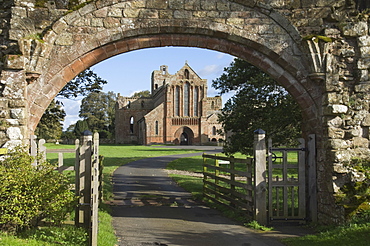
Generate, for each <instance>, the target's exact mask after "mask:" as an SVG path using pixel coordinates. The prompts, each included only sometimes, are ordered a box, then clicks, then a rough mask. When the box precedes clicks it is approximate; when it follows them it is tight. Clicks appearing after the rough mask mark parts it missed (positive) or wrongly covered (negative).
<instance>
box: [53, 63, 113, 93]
mask: <svg viewBox="0 0 370 246" xmlns="http://www.w3.org/2000/svg"><path fill="white" fill-rule="evenodd" d="M106 83H107V81H106V80H104V79H102V78H100V77H99V76H98V75H97V74H96V73H94V72H93V71H92V70H91V69H89V68H88V69H86V70H85V71H83V72H81V73H79V74H78V75H77V76H76V77H75V78H74V79H72V80H71V81H70V82H68V83H67V84H66V85H65V86H64V87H63V89H62V90H61V91H60V92H59V93H58V97H63V98H76V97H78V96H87V95H88V94H90V93H92V92H99V91H101V90H102V89H103V87H102V86H103V85H105V84H106Z"/></svg>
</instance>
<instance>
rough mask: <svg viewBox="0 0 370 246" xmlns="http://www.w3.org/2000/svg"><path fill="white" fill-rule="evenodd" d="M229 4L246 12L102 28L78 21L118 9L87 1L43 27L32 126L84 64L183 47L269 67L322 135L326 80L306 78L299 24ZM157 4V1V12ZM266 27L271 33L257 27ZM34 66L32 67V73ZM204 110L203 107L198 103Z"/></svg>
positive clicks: (31, 95)
mask: <svg viewBox="0 0 370 246" xmlns="http://www.w3.org/2000/svg"><path fill="white" fill-rule="evenodd" d="M226 2H227V4H233V9H234V10H232V9H231V8H229V9H228V10H227V13H228V14H230V13H231V14H233V13H232V11H235V9H238V11H240V13H243V15H241V14H240V13H238V11H235V13H236V14H239V15H237V16H238V17H240V18H230V19H227V18H225V19H218V20H219V22H217V23H216V22H215V21H214V19H212V18H209V17H207V18H204V17H201V16H200V17H198V18H190V19H189V18H186V17H184V16H177V18H173V16H170V17H168V18H166V17H164V18H158V17H156V16H155V15H154V16H149V17H148V16H144V18H143V16H140V17H138V16H133V17H132V18H126V17H123V15H121V16H119V18H114V17H112V16H108V17H107V18H106V19H102V20H101V21H102V23H104V25H101V26H99V27H94V26H92V25H91V26H86V27H84V26H81V25H83V23H91V20H90V18H91V16H94V13H95V11H96V12H97V11H100V10H101V9H103V8H105V7H109V8H112V9H113V10H115V9H114V8H115V3H116V2H114V3H113V2H112V1H107V2H106V3H105V1H102V2H101V3H100V4H98V5H97V4H95V3H90V4H87V5H86V6H85V7H84V8H83V9H80V10H79V11H78V14H75V13H70V14H66V15H65V16H63V17H62V18H61V19H60V20H59V21H55V22H54V24H53V26H52V27H51V28H50V30H51V31H50V32H49V31H48V32H46V34H45V37H44V43H43V44H42V45H43V46H45V47H47V51H44V50H42V52H41V53H43V52H48V53H49V54H50V56H48V58H47V59H44V57H43V54H40V57H42V58H43V59H39V61H37V59H34V61H35V62H34V63H37V62H39V64H36V65H34V67H35V68H36V67H37V68H38V72H39V73H40V76H39V78H38V79H37V80H36V81H35V82H34V83H32V84H30V85H28V87H27V107H28V108H27V113H28V114H29V117H28V119H27V124H28V131H29V132H33V131H34V129H35V128H36V126H37V123H38V121H39V119H40V118H41V115H42V113H43V112H44V111H45V109H46V108H47V106H48V105H49V103H50V102H51V100H52V99H53V98H54V97H55V95H56V94H57V93H58V92H59V91H60V90H61V88H63V86H64V85H65V84H66V83H68V82H69V81H70V80H71V79H72V78H74V77H75V76H76V75H77V74H78V73H80V72H81V71H83V70H85V69H86V68H88V67H91V66H92V65H94V64H97V63H99V62H101V61H103V60H105V59H108V58H110V57H113V56H116V55H118V54H122V53H126V52H130V51H134V50H140V49H145V48H152V47H166V46H181V47H197V48H205V49H210V50H216V51H220V52H224V53H227V54H231V55H233V56H236V57H239V58H241V59H244V60H247V61H248V62H250V63H251V64H253V65H255V66H257V67H258V68H260V69H261V70H263V71H265V72H267V73H268V74H269V75H271V76H272V77H273V78H274V79H275V80H276V81H278V83H279V84H281V85H282V86H284V87H285V88H286V89H287V91H288V92H289V93H290V94H291V95H292V96H293V97H294V99H295V100H296V101H297V103H298V104H299V105H300V108H301V109H302V114H303V118H304V120H303V122H304V124H305V125H304V126H303V130H304V131H305V132H306V134H308V133H318V134H322V132H323V124H321V121H322V111H321V106H322V105H321V102H322V100H321V99H322V98H321V97H322V95H323V93H322V91H321V90H322V85H320V86H318V85H317V84H315V82H314V81H312V80H311V79H310V77H309V76H308V75H309V74H310V71H308V68H309V67H310V66H309V65H310V62H309V61H308V60H307V57H306V56H305V53H304V52H303V48H302V42H301V41H302V39H301V36H300V34H299V33H298V31H297V29H296V28H295V27H294V26H293V24H290V22H289V20H288V19H287V18H285V17H284V16H282V15H280V14H279V12H277V11H275V10H273V8H271V9H270V8H265V7H263V5H253V6H252V5H251V4H250V3H249V2H250V1H245V2H244V1H226ZM266 6H268V5H266ZM192 7H193V8H194V9H193V10H194V11H196V10H197V9H196V7H195V6H192ZM268 7H269V6H268ZM140 8H141V9H142V8H143V7H140ZM144 8H145V7H144ZM155 8H156V7H155V6H154V7H153V9H155ZM141 9H139V10H141ZM117 10H119V11H117V13H118V12H119V13H122V8H121V9H119V8H117ZM134 10H137V9H134ZM191 10H192V9H190V11H191ZM267 10H268V11H267ZM134 12H135V11H132V12H131V13H134ZM158 12H159V11H158ZM170 12H171V13H174V12H177V11H172V10H171V11H170ZM221 12H222V11H221ZM112 13H113V11H112ZM135 13H139V11H137V12H135ZM181 13H182V12H181ZM186 13H188V12H186ZM222 13H223V12H222ZM225 13H226V11H225ZM267 13H268V14H267ZM126 14H127V13H126ZM250 14H254V15H255V16H260V18H256V19H255V21H254V22H253V23H252V22H250V21H249V22H248V18H249V16H251V15H250ZM228 16H230V15H228ZM243 16H248V17H243ZM220 18H221V15H220ZM117 19H118V21H116V20H117ZM107 20H108V21H107ZM220 20H222V21H220ZM115 21H116V22H115ZM266 28H267V29H268V30H267V31H263V32H259V30H266ZM87 33H88V35H87ZM274 34H276V35H274ZM40 46H41V45H40ZM35 50H37V49H35ZM35 58H37V57H35ZM42 62H44V63H42ZM30 64H31V63H30ZM32 68H33V67H30V68H29V69H28V70H29V71H33V70H34V69H32ZM163 73H164V71H163ZM181 93H182V92H181ZM202 93H204V92H203V88H200V95H202ZM178 95H180V94H178ZM181 96H182V95H181ZM175 100H176V97H175ZM181 103H183V102H182V101H181V100H178V103H177V106H176V107H175V108H174V109H175V110H174V115H180V114H181V115H182V112H180V104H181ZM178 108H179V109H178ZM181 110H183V108H182V107H181ZM199 110H200V111H202V110H204V109H203V108H202V106H201V105H200V106H199ZM130 128H131V123H130ZM132 131H133V124H132ZM185 133H186V134H187V135H188V136H187V137H188V139H191V136H189V133H188V132H185ZM179 137H180V136H179ZM318 141H322V138H318ZM319 154H322V156H320V157H318V159H320V158H325V156H324V154H325V153H319ZM322 179H324V178H322Z"/></svg>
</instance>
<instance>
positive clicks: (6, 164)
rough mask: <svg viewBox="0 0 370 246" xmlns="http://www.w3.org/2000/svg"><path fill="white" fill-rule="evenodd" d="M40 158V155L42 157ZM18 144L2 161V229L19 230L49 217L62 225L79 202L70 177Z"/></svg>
mask: <svg viewBox="0 0 370 246" xmlns="http://www.w3.org/2000/svg"><path fill="white" fill-rule="evenodd" d="M38 159H40V158H38ZM33 161H34V158H33V157H31V156H30V155H29V154H28V151H27V149H26V148H25V147H17V148H15V149H14V150H12V151H10V153H9V154H7V155H6V156H5V158H3V159H2V160H0V183H1V186H0V229H1V230H3V231H7V232H17V231H20V230H22V229H26V228H30V227H34V226H36V225H37V224H38V223H39V222H40V221H41V220H43V219H45V220H46V221H48V222H50V223H51V224H55V225H60V224H61V222H62V221H63V220H64V219H65V217H66V215H67V214H68V213H69V212H70V211H71V210H72V209H73V208H74V206H75V202H77V199H76V197H75V196H74V193H73V192H71V191H70V184H69V182H68V179H67V178H66V177H65V176H64V175H63V174H60V173H58V172H57V171H55V167H54V166H53V165H51V164H50V163H48V162H45V161H41V160H38V163H39V164H38V165H37V166H33V165H32V163H33Z"/></svg>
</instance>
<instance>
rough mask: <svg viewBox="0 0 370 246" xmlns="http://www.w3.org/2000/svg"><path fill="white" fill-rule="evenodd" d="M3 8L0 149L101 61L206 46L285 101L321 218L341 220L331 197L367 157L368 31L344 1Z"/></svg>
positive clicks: (147, 0)
mask: <svg viewBox="0 0 370 246" xmlns="http://www.w3.org/2000/svg"><path fill="white" fill-rule="evenodd" d="M5 2H6V3H7V4H5V5H4V6H5V7H4V10H6V13H8V15H4V16H6V17H0V18H1V20H3V22H2V23H5V24H4V25H2V26H0V29H1V32H0V42H1V47H0V54H1V56H2V57H4V59H1V61H0V69H1V90H0V92H1V101H0V104H1V105H0V106H1V109H2V110H1V112H0V116H1V117H2V119H3V121H2V122H3V124H2V128H1V136H0V137H1V140H2V144H4V143H5V142H6V144H7V145H11V144H14V143H20V142H22V141H23V140H24V139H27V138H28V136H29V135H30V133H32V132H33V130H34V129H35V127H36V126H37V123H38V121H39V119H40V117H41V116H42V114H43V112H44V111H45V109H46V107H47V106H48V105H49V103H50V101H51V100H52V99H53V98H54V97H55V95H56V94H57V93H58V92H59V91H60V90H61V89H62V88H63V86H64V85H65V84H66V83H68V82H69V81H70V80H71V79H72V78H73V77H75V75H77V74H78V73H79V72H81V71H83V70H84V69H86V68H88V67H90V66H92V65H94V64H96V63H98V62H100V61H103V60H104V59H108V58H110V57H112V56H114V55H118V54H121V53H125V52H129V51H133V50H137V49H144V48H149V47H165V46H184V47H198V48H207V49H211V50H216V51H220V52H224V53H228V54H231V55H234V56H236V57H239V58H242V59H245V60H247V61H248V62H250V63H252V64H254V65H255V66H257V67H259V68H260V69H261V70H263V71H265V72H267V73H269V74H270V75H271V76H272V77H273V78H274V79H275V80H277V81H278V82H279V83H280V84H281V85H283V86H284V87H285V88H286V89H287V90H288V91H289V93H291V94H292V96H293V97H294V98H295V100H296V101H297V103H298V104H299V105H300V107H301V109H302V114H303V118H304V122H305V125H304V129H303V131H304V133H305V135H307V134H312V133H314V134H316V136H317V146H318V152H317V165H318V168H317V185H318V201H319V204H320V206H319V211H318V213H319V214H320V216H319V218H320V220H322V221H328V220H329V221H330V220H331V221H338V220H340V219H342V215H343V211H342V210H338V209H337V208H338V207H336V205H335V200H334V197H333V193H334V191H336V189H339V188H340V187H339V186H338V187H336V183H337V184H340V183H343V181H345V180H341V178H342V177H345V176H346V175H341V173H346V172H349V171H348V170H350V169H348V170H347V169H346V168H345V167H344V164H345V163H348V162H349V161H350V160H351V158H354V157H361V156H366V155H368V154H370V150H369V136H368V135H369V134H368V132H369V131H368V128H369V127H370V113H369V109H368V106H366V103H367V104H368V102H369V101H370V98H369V96H366V95H367V94H368V92H369V91H370V89H369V88H370V83H369V82H368V81H369V72H370V71H369V66H370V65H369V59H368V50H369V49H370V41H369V40H370V37H369V24H368V17H367V16H366V15H363V16H362V17H361V18H362V19H361V18H358V17H356V15H354V13H356V10H355V7H356V6H355V4H354V3H351V1H339V2H338V1H333V0H307V1H257V0H243V1H242V0H186V1H182V0H170V1H160V0H130V1H129V0H121V1H120V0H107V1H91V2H88V3H87V2H86V3H84V4H81V5H79V7H80V8H79V9H77V10H75V11H71V12H67V11H66V10H60V9H55V6H52V5H49V3H48V4H46V6H44V7H42V8H39V7H35V5H34V2H35V1H33V0H30V1H29V4H23V2H13V1H10V0H9V1H5ZM81 2H83V1H81ZM27 3H28V2H27ZM7 6H13V7H7ZM45 13H46V14H45ZM356 18H357V19H356ZM364 18H365V19H364ZM36 33H41V34H42V37H41V36H38V35H36ZM322 33H323V34H324V35H320V34H322ZM358 105H361V106H358ZM363 153H365V154H363ZM333 176H335V177H336V181H335V182H334V180H333Z"/></svg>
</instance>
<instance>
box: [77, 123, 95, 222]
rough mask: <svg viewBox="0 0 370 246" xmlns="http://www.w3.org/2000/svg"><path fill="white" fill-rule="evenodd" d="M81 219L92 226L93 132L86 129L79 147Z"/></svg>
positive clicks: (80, 220)
mask: <svg viewBox="0 0 370 246" xmlns="http://www.w3.org/2000/svg"><path fill="white" fill-rule="evenodd" d="M79 149H80V150H79V152H80V153H79V168H78V176H77V177H76V178H78V179H79V180H78V182H79V196H80V204H79V207H80V208H79V216H78V217H79V221H78V222H77V223H78V224H82V225H83V226H84V227H85V228H87V229H90V227H91V155H92V133H91V132H90V131H87V130H86V131H84V132H83V136H82V143H81V146H80V148H79Z"/></svg>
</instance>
